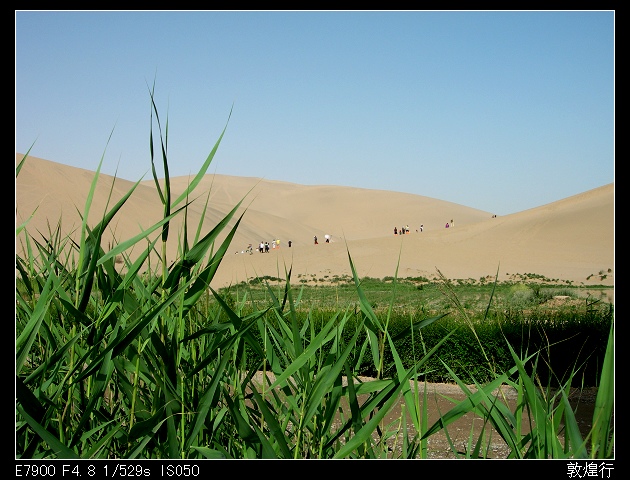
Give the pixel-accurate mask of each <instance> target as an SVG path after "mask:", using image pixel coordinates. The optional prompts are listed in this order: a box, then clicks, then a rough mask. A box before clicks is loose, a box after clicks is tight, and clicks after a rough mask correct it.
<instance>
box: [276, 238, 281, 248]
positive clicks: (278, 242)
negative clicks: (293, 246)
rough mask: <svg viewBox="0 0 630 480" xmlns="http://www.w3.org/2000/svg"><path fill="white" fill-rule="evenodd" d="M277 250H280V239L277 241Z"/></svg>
mask: <svg viewBox="0 0 630 480" xmlns="http://www.w3.org/2000/svg"><path fill="white" fill-rule="evenodd" d="M276 248H280V239H279V238H278V239H276Z"/></svg>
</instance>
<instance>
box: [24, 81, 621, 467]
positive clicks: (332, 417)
mask: <svg viewBox="0 0 630 480" xmlns="http://www.w3.org/2000/svg"><path fill="white" fill-rule="evenodd" d="M150 100H151V105H152V116H151V132H150V139H151V141H150V146H151V149H150V153H151V162H152V166H153V175H154V180H155V184H156V188H157V189H158V191H159V194H160V198H161V200H162V203H163V207H164V216H163V219H162V220H161V221H159V222H157V223H156V224H155V225H153V226H151V227H149V228H147V229H146V230H144V231H143V232H141V233H139V234H138V235H136V236H135V237H133V238H130V239H121V240H120V242H119V243H117V244H115V245H113V246H109V245H108V249H107V250H105V249H104V248H103V246H102V242H101V238H102V235H103V232H105V231H107V228H108V226H109V225H110V223H111V222H112V220H113V219H114V218H115V217H116V215H117V214H118V212H119V210H120V207H121V206H122V205H123V204H124V203H125V202H126V201H127V199H128V198H129V197H130V196H131V195H132V194H133V192H134V190H135V188H136V186H137V185H138V184H135V185H134V186H133V187H132V188H131V189H130V190H129V192H127V194H126V195H125V196H123V198H121V199H119V200H117V201H116V203H115V204H113V205H112V206H111V207H110V210H109V211H108V212H107V213H106V214H105V215H104V216H103V218H102V219H101V221H100V222H99V223H98V224H96V225H88V224H87V223H86V222H84V223H83V225H82V227H81V230H80V232H79V233H80V238H79V239H72V240H71V239H70V238H68V237H66V236H64V235H62V234H61V228H60V225H59V224H57V226H55V227H51V229H50V231H49V233H48V235H47V236H45V235H44V238H43V239H42V235H40V234H39V233H38V234H36V235H31V233H30V232H29V229H28V221H27V222H25V223H24V224H22V225H19V226H17V228H16V237H18V238H19V247H20V249H19V251H18V253H17V254H16V274H17V277H16V363H15V366H16V391H15V398H16V410H15V414H16V425H15V426H16V432H15V435H16V436H15V439H16V456H17V457H18V458H29V459H44V458H45V459H51V458H60V459H62V458H68V459H70V458H81V459H105V458H108V459H112V458H116V459H151V458H163V459H199V458H294V459H296V458H392V457H396V458H428V456H429V455H428V453H429V446H428V445H429V443H428V439H429V438H430V437H431V435H435V434H436V433H437V432H440V431H446V430H447V429H448V428H449V425H451V424H452V422H454V421H455V420H457V419H458V418H460V417H461V416H462V415H465V414H467V413H472V414H474V415H477V416H479V417H481V418H482V419H484V421H486V422H488V423H489V424H490V425H492V426H493V427H494V428H495V429H496V430H497V432H498V435H499V436H500V438H501V439H502V440H503V441H504V442H505V444H506V445H507V446H508V447H509V451H510V453H509V458H612V457H613V455H614V436H613V433H614V431H613V423H612V417H613V400H614V362H613V358H614V355H613V349H614V341H613V339H614V328H613V321H612V320H613V314H612V310H609V313H608V317H605V315H606V312H605V310H604V311H603V313H602V316H603V317H605V318H607V319H608V324H606V326H607V335H606V341H605V345H603V346H602V349H603V351H604V355H603V357H602V360H601V364H600V365H598V368H597V370H598V379H597V383H598V396H597V403H596V408H595V413H594V416H593V426H592V428H591V429H590V431H589V432H588V434H587V435H585V436H583V434H582V433H581V432H580V430H579V428H578V425H577V422H576V421H575V417H574V415H573V411H572V410H571V407H570V404H569V402H568V399H567V395H568V391H569V388H570V387H571V385H572V384H573V383H574V381H575V380H576V379H577V380H578V381H579V379H580V376H581V372H582V367H583V365H582V363H581V362H575V363H574V364H573V365H572V366H571V368H570V369H569V370H568V371H566V370H565V369H564V368H563V369H562V372H560V374H559V375H555V373H556V372H555V371H554V370H552V371H551V373H552V374H554V375H549V376H548V380H547V381H541V376H540V374H539V373H540V369H541V366H542V364H543V363H545V362H546V360H548V359H549V358H550V356H549V355H547V353H548V352H549V351H550V350H551V349H554V348H555V346H556V345H557V344H562V343H563V342H566V341H567V338H569V337H570V336H571V334H572V333H569V332H574V330H573V329H569V330H567V331H566V332H564V337H563V338H561V339H560V340H558V341H556V340H550V339H549V337H548V336H547V337H545V335H544V333H545V332H549V331H550V325H547V326H546V327H545V328H538V327H539V325H532V322H533V320H534V317H532V316H531V312H536V311H538V306H539V305H540V303H538V302H539V300H540V298H544V296H545V295H543V294H544V291H542V293H541V290H542V288H541V289H540V290H538V292H537V293H535V294H533V295H532V296H531V298H530V296H529V295H524V294H522V293H518V294H517V292H519V291H521V290H522V287H518V288H516V290H515V291H513V292H512V293H511V294H510V293H509V290H505V291H504V290H503V286H502V284H501V282H498V281H497V279H496V278H495V279H494V281H488V282H484V283H487V285H490V286H491V289H490V291H487V290H483V291H482V290H475V288H476V287H473V286H467V287H465V288H468V289H469V290H458V289H457V288H456V286H455V285H453V284H452V282H449V281H448V280H446V279H444V278H442V279H441V281H440V282H437V283H435V284H424V283H425V282H423V281H422V279H420V282H422V283H423V284H422V286H421V287H420V285H418V282H416V281H415V280H412V281H410V282H407V281H403V280H401V281H398V279H397V275H396V272H394V275H393V276H392V278H391V281H385V282H383V281H380V280H378V281H377V280H370V279H359V278H358V277H357V275H356V271H355V268H354V264H353V262H352V257H351V252H348V262H349V265H350V267H351V270H352V272H353V274H352V276H351V278H350V279H349V280H350V281H349V282H348V281H344V282H341V281H340V282H338V286H336V287H327V288H326V289H323V288H320V287H317V289H313V290H311V289H310V287H307V286H305V285H304V284H300V282H299V280H297V281H295V279H292V278H291V275H290V266H287V274H286V277H285V278H283V279H282V281H277V280H273V281H269V280H270V279H259V280H260V281H259V282H254V283H253V284H251V283H250V284H247V285H238V286H234V287H232V288H231V289H228V290H222V291H220V292H218V291H215V290H213V289H212V288H211V287H210V283H211V280H212V278H213V276H214V274H215V272H216V270H217V268H218V266H219V265H220V263H221V260H222V258H223V256H224V255H225V253H226V252H227V251H228V248H229V244H230V241H231V239H232V237H233V235H234V233H235V232H236V230H237V229H238V226H239V223H240V221H241V218H242V217H240V218H235V217H236V212H237V211H238V209H239V207H240V205H241V202H242V200H241V202H239V203H238V204H237V205H235V207H234V209H233V210H232V211H231V212H230V213H229V214H228V215H227V216H226V217H225V218H224V219H223V220H222V221H220V222H219V223H218V224H217V225H210V226H206V225H203V224H200V225H198V226H197V229H196V233H195V235H194V236H193V237H192V238H190V237H189V236H188V234H187V233H186V232H187V231H188V229H187V228H186V223H187V222H183V223H184V228H183V230H182V231H181V232H172V231H171V230H170V221H171V220H172V219H173V218H174V217H175V216H178V215H179V216H183V217H184V219H187V210H186V209H187V206H188V202H189V200H188V199H190V198H193V197H195V196H197V195H193V192H194V191H195V188H196V186H197V184H198V182H199V180H200V179H201V178H202V177H203V176H204V175H205V174H206V172H207V170H208V167H209V165H210V163H211V161H212V159H213V157H214V155H215V153H216V151H217V149H218V147H219V144H220V142H221V139H222V137H223V133H224V132H225V129H224V132H223V133H222V134H221V136H220V138H219V140H218V141H217V142H216V144H215V145H214V147H213V148H212V149H211V152H210V154H209V155H208V157H207V159H206V160H205V162H203V164H202V166H201V167H200V169H199V172H198V174H197V175H196V176H195V178H194V179H193V181H192V182H191V184H190V186H189V188H188V189H187V190H186V191H185V192H184V193H183V194H182V195H180V196H179V197H178V198H175V199H173V198H172V197H171V192H170V186H169V182H170V180H169V174H168V160H167V157H168V151H167V142H166V136H165V135H164V134H163V133H162V127H161V122H160V118H159V115H158V110H157V107H156V104H155V98H154V92H153V90H151V91H150ZM226 128H227V125H226ZM154 129H155V130H156V131H157V132H158V135H156V136H154ZM166 130H168V129H166ZM154 143H155V144H157V148H155V149H154ZM156 151H157V152H158V154H157V155H156ZM27 157H28V152H27V154H26V155H25V157H24V159H23V160H22V162H20V164H19V165H18V167H17V168H16V175H19V172H20V169H21V167H22V165H23V163H24V162H25V161H27ZM156 162H159V165H161V168H162V170H163V179H162V180H159V177H160V176H159V175H158V173H157V171H158V167H157V166H156ZM99 171H100V166H99V168H98V169H97V171H96V172H95V176H94V179H93V183H92V190H91V192H90V194H89V195H88V198H87V199H86V204H85V207H84V213H83V218H85V219H86V218H88V215H87V214H88V212H89V210H90V205H91V200H92V195H93V192H94V188H95V186H96V185H97V182H98V178H99ZM201 198H203V197H201ZM206 198H209V195H208V197H206ZM202 201H203V200H202ZM206 202H207V200H206ZM206 205H207V204H206ZM16 207H17V208H19V205H17V206H16ZM233 218H235V220H236V221H235V222H231V220H232V219H233ZM232 223H234V226H233V227H232V228H231V229H228V227H227V226H228V225H229V224H232ZM222 233H227V235H226V236H225V240H224V241H223V242H222V243H220V244H218V243H216V242H217V238H223V235H222V236H221V237H219V235H220V234H222ZM174 239H176V240H175V241H177V242H178V246H179V248H178V252H179V253H178V256H177V257H176V258H167V256H166V251H167V250H166V244H167V243H168V242H172V241H174ZM132 247H133V248H134V252H137V250H138V249H140V250H141V251H142V252H144V253H143V254H141V255H140V256H139V257H135V256H134V257H133V258H132V257H131V256H130V254H129V252H130V251H131V249H132ZM151 253H156V254H158V256H159V258H160V260H161V261H160V262H159V264H158V265H151V268H148V271H149V274H144V273H141V272H144V271H145V269H146V268H147V264H148V259H149V258H150V254H151ZM497 277H498V276H497ZM342 283H343V285H342ZM294 285H295V286H294ZM333 293H334V295H333ZM438 293H439V295H438ZM460 295H461V297H460ZM483 305H485V308H481V309H479V306H483ZM584 305H585V307H584V309H585V310H584V311H585V312H588V311H590V312H591V313H590V314H586V315H587V317H584V316H582V317H580V318H582V319H583V318H588V315H591V317H592V319H595V320H592V321H591V323H593V324H597V318H599V314H595V313H594V312H595V310H597V309H598V308H599V307H598V304H597V302H590V300H584ZM589 305H590V306H589ZM580 308H582V307H580ZM479 311H481V312H482V313H477V312H479ZM499 311H503V312H507V315H506V316H505V317H504V318H498V317H497V312H499ZM597 311H599V310H597ZM562 318H563V319H566V318H568V317H562ZM553 323H560V324H562V321H559V322H558V321H556V320H555V319H554V321H553ZM488 325H491V326H493V325H500V326H501V329H499V331H501V332H503V333H504V335H503V337H502V338H499V337H497V334H496V332H497V330H496V328H494V327H493V328H492V329H491V333H492V335H490V334H489V333H488ZM510 325H512V326H514V327H515V328H518V332H520V333H519V335H518V338H516V337H510V335H509V334H508V330H509V329H508V328H507V326H510ZM463 331H466V332H468V333H467V336H466V337H465V338H466V340H464V339H463V338H464V337H461V336H460V335H461V332H463ZM531 331H539V332H541V333H543V335H542V338H546V339H547V340H550V341H548V342H547V343H546V344H544V346H543V345H536V344H534V343H532V341H531V339H528V340H527V341H526V342H523V335H521V334H522V333H524V332H531ZM489 339H491V340H492V342H494V343H492V342H489ZM510 339H512V340H510ZM558 342H559V343H558ZM494 344H496V345H499V344H500V346H501V348H502V349H503V350H502V351H503V353H502V355H501V359H502V360H501V361H502V362H503V361H504V359H506V358H507V359H509V365H505V366H504V365H502V364H501V363H497V362H496V361H495V359H494V358H493V355H492V354H493V352H494V351H495V350H494V348H495V347H494ZM453 349H461V350H459V351H458V350H455V351H453ZM464 349H466V351H464ZM473 353H474V354H475V355H477V358H478V359H479V360H478V362H479V364H480V365H481V366H480V367H479V369H478V370H475V372H483V374H484V376H485V377H484V379H483V381H482V380H480V379H477V378H475V383H476V384H477V387H478V390H477V391H474V392H473V391H471V390H468V387H467V385H468V383H469V379H466V380H465V381H464V380H462V375H461V374H460V373H458V369H457V365H456V363H457V362H458V361H459V360H458V357H462V356H466V355H468V356H470V355H472V354H473ZM554 365H555V364H554ZM438 367H439V368H440V369H442V371H443V372H446V373H445V375H448V377H449V380H450V382H452V383H456V384H459V385H460V386H461V389H462V391H463V392H465V393H466V395H467V397H468V398H467V399H466V400H464V401H462V402H460V403H457V404H456V405H454V406H453V408H452V409H451V410H449V411H448V412H443V414H442V416H441V418H440V420H439V421H438V422H435V423H433V424H429V423H428V422H427V411H426V402H424V403H423V404H422V405H424V406H423V407H420V404H421V402H420V401H419V400H420V397H421V396H422V395H423V393H421V392H420V391H419V390H416V389H414V388H411V384H410V382H409V380H412V379H417V380H419V381H423V380H426V375H427V372H429V371H434V370H435V369H437V368H438ZM366 370H369V371H371V372H373V380H370V381H360V380H359V378H358V377H359V376H360V374H361V372H364V371H366ZM257 371H263V372H265V373H266V372H269V373H273V380H270V381H269V382H267V383H263V384H262V385H261V384H259V383H257V382H255V381H254V375H255V373H256V372H257ZM476 376H477V375H475V377H476ZM345 378H348V379H351V380H355V381H356V382H357V383H356V384H355V382H354V381H350V382H347V383H345V382H344V379H345ZM552 380H554V381H555V382H556V383H557V385H555V384H552ZM500 385H507V386H510V387H513V388H515V389H516V390H517V392H518V394H519V401H518V403H517V406H516V410H515V411H509V409H507V407H505V406H501V405H498V404H497V402H496V399H495V397H494V396H493V395H492V392H493V391H494V390H495V389H496V388H497V386H500ZM400 398H402V399H404V405H405V408H404V409H403V410H402V411H401V414H400V415H401V418H400V422H397V425H400V426H399V427H392V426H391V425H384V423H383V422H384V419H385V417H386V415H387V413H388V412H389V411H390V410H391V409H392V407H393V405H394V404H395V403H396V402H397V401H398V400H399V399H400ZM342 407H347V410H343V408H342ZM342 411H344V412H347V413H344V414H343V415H341V421H339V418H340V417H339V416H340V414H341V412H342ZM523 417H525V418H526V419H527V427H528V428H527V429H524V428H523V425H522V423H521V422H522V420H521V419H522V418H523ZM407 425H413V427H414V431H415V432H417V433H411V431H410V430H408V429H407ZM398 434H400V435H401V436H402V441H401V443H400V449H397V450H395V451H391V450H390V449H389V447H388V441H389V440H390V439H391V438H392V437H393V436H394V435H398ZM484 445H485V439H484V438H482V437H480V438H477V439H475V438H471V442H470V449H468V450H467V451H466V452H464V453H462V452H459V451H458V450H457V449H455V446H454V445H451V446H452V448H453V452H454V453H455V454H456V455H457V456H464V457H474V458H483V457H484V456H485V454H486V453H485V452H486V450H485V449H484Z"/></svg>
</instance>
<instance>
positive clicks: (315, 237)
mask: <svg viewBox="0 0 630 480" xmlns="http://www.w3.org/2000/svg"><path fill="white" fill-rule="evenodd" d="M313 241H314V242H315V245H317V235H315V236H313Z"/></svg>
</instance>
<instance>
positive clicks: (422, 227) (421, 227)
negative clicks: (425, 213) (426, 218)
mask: <svg viewBox="0 0 630 480" xmlns="http://www.w3.org/2000/svg"><path fill="white" fill-rule="evenodd" d="M422 230H424V225H423V224H422V223H421V224H420V233H422Z"/></svg>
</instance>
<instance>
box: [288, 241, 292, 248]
mask: <svg viewBox="0 0 630 480" xmlns="http://www.w3.org/2000/svg"><path fill="white" fill-rule="evenodd" d="M291 243H292V242H291V240H289V241H288V244H289V248H291Z"/></svg>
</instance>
